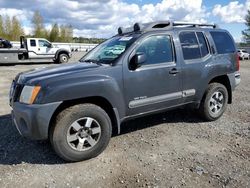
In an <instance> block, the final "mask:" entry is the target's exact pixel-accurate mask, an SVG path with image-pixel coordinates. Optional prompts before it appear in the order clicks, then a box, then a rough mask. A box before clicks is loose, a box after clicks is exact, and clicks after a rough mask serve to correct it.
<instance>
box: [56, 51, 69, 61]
mask: <svg viewBox="0 0 250 188" xmlns="http://www.w3.org/2000/svg"><path fill="white" fill-rule="evenodd" d="M68 61H69V56H68V55H67V54H65V53H62V54H60V55H59V56H58V59H57V62H58V63H68Z"/></svg>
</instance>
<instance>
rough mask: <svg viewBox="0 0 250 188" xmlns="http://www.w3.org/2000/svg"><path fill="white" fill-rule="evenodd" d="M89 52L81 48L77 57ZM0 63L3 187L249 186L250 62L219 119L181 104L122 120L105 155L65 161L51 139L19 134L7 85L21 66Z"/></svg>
mask: <svg viewBox="0 0 250 188" xmlns="http://www.w3.org/2000/svg"><path fill="white" fill-rule="evenodd" d="M81 55H82V54H80V53H77V54H74V56H73V59H71V60H76V59H79V57H81ZM42 66H50V65H44V64H43V65H36V64H35V65H15V66H0V130H1V132H0V187H1V188H3V187H250V61H243V62H241V76H242V82H241V84H240V86H239V87H238V88H237V90H236V91H235V92H234V97H233V99H234V100H233V104H232V105H229V106H228V109H227V111H226V113H225V114H224V115H223V117H222V118H220V119H219V120H218V121H215V122H209V123H208V122H203V121H202V120H201V119H199V118H198V117H197V116H196V114H194V113H192V112H190V110H185V109H184V110H175V111H171V112H166V113H162V114H157V115H153V116H149V117H146V118H140V119H136V120H133V121H129V122H126V123H124V124H123V125H122V134H121V135H119V136H114V137H113V138H112V139H111V142H110V144H109V146H108V148H107V149H106V150H105V151H104V152H103V153H102V154H101V155H100V156H98V157H96V158H94V159H91V160H88V161H84V162H79V163H65V162H64V161H62V160H61V159H60V158H58V157H57V156H56V155H55V154H54V152H53V150H52V149H51V147H50V145H49V143H48V142H47V141H30V140H27V139H25V138H22V137H21V136H19V134H18V132H17V131H16V129H15V127H14V126H13V125H12V123H11V117H10V108H9V106H8V90H9V86H10V83H11V80H12V79H13V77H14V76H15V75H16V74H17V73H18V72H21V71H25V70H28V69H31V68H36V67H42Z"/></svg>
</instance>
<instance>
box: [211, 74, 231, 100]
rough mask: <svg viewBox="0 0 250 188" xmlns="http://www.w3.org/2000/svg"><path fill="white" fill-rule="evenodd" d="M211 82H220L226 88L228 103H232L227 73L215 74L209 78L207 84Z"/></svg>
mask: <svg viewBox="0 0 250 188" xmlns="http://www.w3.org/2000/svg"><path fill="white" fill-rule="evenodd" d="M211 83H220V84H222V85H224V86H225V87H226V88H227V92H228V104H231V103H232V88H231V84H230V80H229V78H228V76H227V75H221V76H216V77H214V78H213V79H211V80H210V81H209V83H208V84H211Z"/></svg>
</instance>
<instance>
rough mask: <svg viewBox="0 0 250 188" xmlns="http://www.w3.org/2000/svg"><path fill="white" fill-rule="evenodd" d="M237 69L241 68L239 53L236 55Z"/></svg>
mask: <svg viewBox="0 0 250 188" xmlns="http://www.w3.org/2000/svg"><path fill="white" fill-rule="evenodd" d="M236 69H237V71H239V70H240V56H239V55H238V54H237V55H236Z"/></svg>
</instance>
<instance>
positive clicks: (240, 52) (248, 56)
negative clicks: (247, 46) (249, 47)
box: [237, 49, 250, 60]
mask: <svg viewBox="0 0 250 188" xmlns="http://www.w3.org/2000/svg"><path fill="white" fill-rule="evenodd" d="M237 52H238V56H239V57H240V59H241V60H245V59H248V60H249V59H250V54H249V53H248V52H247V51H246V50H242V49H239V50H238V51H237Z"/></svg>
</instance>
